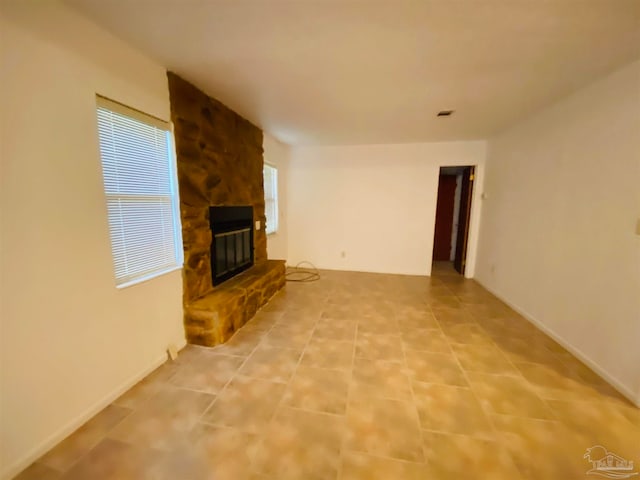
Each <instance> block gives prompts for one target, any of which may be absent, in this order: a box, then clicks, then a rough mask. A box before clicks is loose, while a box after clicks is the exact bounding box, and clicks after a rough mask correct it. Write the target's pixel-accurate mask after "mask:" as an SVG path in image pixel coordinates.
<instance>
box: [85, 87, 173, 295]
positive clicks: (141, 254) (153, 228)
mask: <svg viewBox="0 0 640 480" xmlns="http://www.w3.org/2000/svg"><path fill="white" fill-rule="evenodd" d="M97 103H98V107H97V112H98V135H99V138H100V156H101V159H102V172H103V178H104V190H105V195H106V199H107V210H108V218H109V232H110V236H111V249H112V253H113V263H114V268H115V277H116V284H117V285H123V284H126V283H130V282H134V281H136V280H139V279H144V278H148V277H151V276H154V275H156V274H160V273H163V272H165V271H168V270H171V269H173V268H176V267H178V266H179V265H180V263H181V252H180V251H179V249H178V246H179V245H180V241H179V231H178V222H177V218H178V217H177V208H176V188H175V171H174V167H173V155H172V146H171V132H170V129H169V125H168V124H167V123H166V122H162V121H160V120H158V119H155V118H153V117H150V116H149V117H147V116H146V115H144V114H142V113H140V112H138V111H135V110H132V109H128V108H127V107H124V106H122V105H120V104H117V103H115V102H111V101H109V100H107V99H104V98H102V97H98V102H97Z"/></svg>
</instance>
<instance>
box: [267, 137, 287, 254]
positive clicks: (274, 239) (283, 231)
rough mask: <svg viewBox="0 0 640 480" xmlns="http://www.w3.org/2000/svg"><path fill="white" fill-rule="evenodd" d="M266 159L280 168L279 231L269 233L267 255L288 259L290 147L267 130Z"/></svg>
mask: <svg viewBox="0 0 640 480" xmlns="http://www.w3.org/2000/svg"><path fill="white" fill-rule="evenodd" d="M263 147H264V161H265V163H268V164H270V165H273V166H275V167H277V169H278V231H277V232H276V233H272V234H271V235H267V256H268V257H269V258H270V259H277V260H287V259H288V253H289V252H288V243H287V235H288V228H287V227H288V222H287V215H286V212H287V188H286V187H287V174H288V170H289V156H290V148H289V146H288V145H286V144H284V143H280V142H279V141H278V140H276V139H275V138H273V137H272V136H271V135H269V134H268V133H267V132H264V139H263Z"/></svg>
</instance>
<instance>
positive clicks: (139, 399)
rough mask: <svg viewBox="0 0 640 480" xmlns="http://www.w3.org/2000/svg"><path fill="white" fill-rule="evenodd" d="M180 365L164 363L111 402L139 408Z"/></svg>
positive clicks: (167, 380) (165, 382) (121, 405)
mask: <svg viewBox="0 0 640 480" xmlns="http://www.w3.org/2000/svg"><path fill="white" fill-rule="evenodd" d="M184 365H185V366H188V365H189V363H185V364H184ZM180 366H181V364H177V363H169V362H166V363H164V364H163V365H162V366H160V367H159V368H157V369H156V370H154V371H153V372H152V373H151V374H149V375H148V376H146V377H145V378H144V379H143V380H141V381H140V382H138V383H136V384H135V385H134V386H133V387H131V388H130V389H129V390H127V391H126V392H125V393H123V394H122V395H121V396H120V397H118V398H117V399H116V400H115V401H114V402H113V404H114V405H118V406H120V407H127V408H131V409H136V408H139V407H140V406H142V405H143V404H144V402H146V401H147V400H149V399H150V398H151V397H152V396H154V395H155V394H156V393H158V392H159V391H160V390H161V389H162V387H163V385H166V384H167V383H168V382H169V381H170V380H171V378H172V377H173V376H174V375H175V374H176V372H178V370H179V367H180Z"/></svg>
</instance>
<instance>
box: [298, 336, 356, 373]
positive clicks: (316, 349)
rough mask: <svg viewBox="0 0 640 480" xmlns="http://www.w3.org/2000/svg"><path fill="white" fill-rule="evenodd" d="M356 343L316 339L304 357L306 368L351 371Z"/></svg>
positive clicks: (302, 362) (303, 363)
mask: <svg viewBox="0 0 640 480" xmlns="http://www.w3.org/2000/svg"><path fill="white" fill-rule="evenodd" d="M353 349H354V343H353V342H349V341H344V340H332V339H328V338H314V339H313V340H312V341H311V342H309V345H307V348H306V349H305V351H304V354H303V355H302V360H301V362H300V364H301V365H303V366H305V367H316V368H328V369H338V370H351V365H352V363H353Z"/></svg>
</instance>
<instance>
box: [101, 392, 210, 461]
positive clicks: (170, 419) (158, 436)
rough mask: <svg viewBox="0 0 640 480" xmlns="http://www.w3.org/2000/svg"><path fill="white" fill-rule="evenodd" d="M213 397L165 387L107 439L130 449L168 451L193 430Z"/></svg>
mask: <svg viewBox="0 0 640 480" xmlns="http://www.w3.org/2000/svg"><path fill="white" fill-rule="evenodd" d="M214 399H215V396H213V395H210V394H207V393H202V392H196V391H193V390H185V389H182V388H176V387H171V386H167V387H164V388H163V389H162V391H160V392H159V393H158V394H156V395H155V396H153V397H152V398H151V399H149V401H148V402H147V403H145V405H144V408H140V409H139V410H136V411H134V412H133V413H131V414H130V415H129V416H127V418H125V419H124V420H123V421H122V422H120V423H119V424H118V426H116V427H115V428H114V429H113V430H111V432H109V434H108V437H109V438H111V439H114V440H119V441H121V442H125V443H129V444H131V445H137V446H145V447H149V448H154V449H161V450H170V449H172V448H173V447H174V445H175V444H176V442H180V441H182V438H183V436H184V435H185V434H186V432H188V431H189V430H191V428H193V426H194V425H195V424H196V422H197V421H198V420H199V418H200V416H201V415H202V414H203V413H204V412H205V410H206V409H207V407H209V405H211V402H213V400H214Z"/></svg>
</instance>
